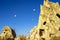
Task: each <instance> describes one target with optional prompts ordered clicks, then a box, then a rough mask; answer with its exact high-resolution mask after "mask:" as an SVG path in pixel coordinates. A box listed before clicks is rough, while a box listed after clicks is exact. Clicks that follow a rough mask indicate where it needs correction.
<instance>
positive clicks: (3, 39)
mask: <svg viewBox="0 0 60 40" xmlns="http://www.w3.org/2000/svg"><path fill="white" fill-rule="evenodd" d="M15 37H16V33H15V31H14V30H13V29H12V28H10V27H8V26H5V27H4V28H3V30H2V33H1V34H0V40H14V38H15Z"/></svg>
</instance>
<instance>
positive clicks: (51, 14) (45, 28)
mask: <svg viewBox="0 0 60 40" xmlns="http://www.w3.org/2000/svg"><path fill="white" fill-rule="evenodd" d="M40 8H41V9H40V10H41V11H40V16H39V21H38V25H37V26H34V28H33V29H32V30H31V31H30V37H28V36H18V37H16V33H15V31H14V30H13V29H12V28H10V27H8V26H5V27H4V28H3V30H2V33H1V34H0V40H60V6H59V4H58V3H57V2H55V3H54V2H49V1H48V0H44V4H43V5H41V6H40Z"/></svg>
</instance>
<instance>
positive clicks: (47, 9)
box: [30, 0, 60, 40]
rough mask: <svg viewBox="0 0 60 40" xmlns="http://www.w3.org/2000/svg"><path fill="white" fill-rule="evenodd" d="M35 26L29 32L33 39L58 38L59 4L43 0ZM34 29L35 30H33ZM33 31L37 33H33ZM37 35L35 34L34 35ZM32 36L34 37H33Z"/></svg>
mask: <svg viewBox="0 0 60 40" xmlns="http://www.w3.org/2000/svg"><path fill="white" fill-rule="evenodd" d="M40 7H41V12H40V17H39V21H38V25H37V28H35V27H34V28H33V29H32V30H33V32H30V33H31V35H30V36H32V39H33V40H35V39H36V40H60V6H59V4H58V3H57V2H55V3H54V2H49V1H48V0H44V4H43V5H41V6H40ZM34 29H35V30H34ZM35 31H37V33H36V34H35ZM36 35H37V36H36ZM34 36H35V37H36V38H34Z"/></svg>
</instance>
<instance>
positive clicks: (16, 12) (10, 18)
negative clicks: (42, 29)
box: [0, 0, 60, 35]
mask: <svg viewBox="0 0 60 40" xmlns="http://www.w3.org/2000/svg"><path fill="white" fill-rule="evenodd" d="M50 1H53V2H56V1H57V2H60V0H50ZM41 4H43V0H0V32H1V31H2V28H3V27H4V26H6V25H7V26H9V27H11V28H13V29H14V30H15V31H16V34H17V35H22V34H25V35H29V31H30V30H31V29H32V28H33V27H34V26H36V25H37V24H38V18H39V14H40V5H41Z"/></svg>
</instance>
